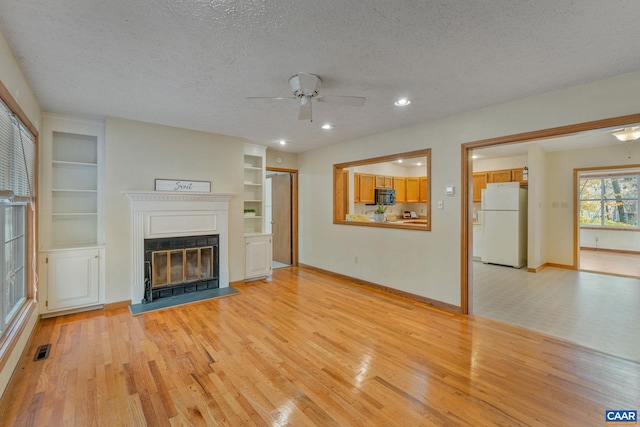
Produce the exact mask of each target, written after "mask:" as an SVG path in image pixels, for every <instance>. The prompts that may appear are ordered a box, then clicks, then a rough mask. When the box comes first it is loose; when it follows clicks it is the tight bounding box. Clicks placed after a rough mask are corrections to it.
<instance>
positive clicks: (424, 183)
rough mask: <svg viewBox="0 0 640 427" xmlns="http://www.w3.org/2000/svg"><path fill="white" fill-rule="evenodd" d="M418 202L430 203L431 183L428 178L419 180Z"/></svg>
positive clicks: (424, 177)
mask: <svg viewBox="0 0 640 427" xmlns="http://www.w3.org/2000/svg"><path fill="white" fill-rule="evenodd" d="M418 190H419V191H418V200H419V202H420V203H427V202H428V201H429V181H428V179H427V177H426V176H423V177H420V178H418Z"/></svg>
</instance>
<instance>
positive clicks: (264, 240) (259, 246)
mask: <svg viewBox="0 0 640 427" xmlns="http://www.w3.org/2000/svg"><path fill="white" fill-rule="evenodd" d="M266 151H267V149H266V147H262V146H259V145H252V144H246V145H245V147H244V199H243V200H244V210H245V215H244V236H245V244H246V250H245V280H255V279H259V278H262V277H265V276H268V275H270V274H271V262H272V239H271V235H270V234H264V232H265V216H264V212H265V178H266V157H267V155H266ZM248 209H252V210H253V211H255V212H254V213H253V214H247V213H246V211H247V210H248Z"/></svg>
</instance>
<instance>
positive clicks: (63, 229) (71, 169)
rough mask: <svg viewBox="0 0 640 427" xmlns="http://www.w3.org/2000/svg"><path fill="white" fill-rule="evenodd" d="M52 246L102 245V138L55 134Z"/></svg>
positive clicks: (53, 141)
mask: <svg viewBox="0 0 640 427" xmlns="http://www.w3.org/2000/svg"><path fill="white" fill-rule="evenodd" d="M51 148H52V150H51V151H52V161H51V244H52V246H53V247H69V246H74V247H75V246H95V245H97V244H98V214H99V212H98V137H97V136H96V135H79V134H72V133H66V132H55V131H54V132H53V134H52V147H51Z"/></svg>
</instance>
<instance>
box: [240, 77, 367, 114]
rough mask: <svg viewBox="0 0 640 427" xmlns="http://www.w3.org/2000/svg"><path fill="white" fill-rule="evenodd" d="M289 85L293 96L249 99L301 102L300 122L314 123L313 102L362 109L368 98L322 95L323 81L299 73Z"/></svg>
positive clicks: (254, 97)
mask: <svg viewBox="0 0 640 427" xmlns="http://www.w3.org/2000/svg"><path fill="white" fill-rule="evenodd" d="M289 85H290V86H291V90H292V91H293V96H288V97H270V96H249V97H247V99H296V100H300V110H299V111H298V120H309V121H310V122H313V116H312V113H311V100H312V99H315V100H316V101H318V102H328V103H331V104H341V105H351V106H354V107H362V106H363V105H364V101H365V100H366V98H364V97H361V96H340V95H320V93H319V91H320V88H321V87H322V79H321V78H320V77H318V76H316V75H315V74H308V73H298V74H296V75H294V76H291V78H289Z"/></svg>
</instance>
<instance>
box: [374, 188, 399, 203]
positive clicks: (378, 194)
mask: <svg viewBox="0 0 640 427" xmlns="http://www.w3.org/2000/svg"><path fill="white" fill-rule="evenodd" d="M374 200H375V201H376V202H375V203H372V204H373V205H395V204H396V190H392V189H390V188H376V189H375V199H374Z"/></svg>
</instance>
